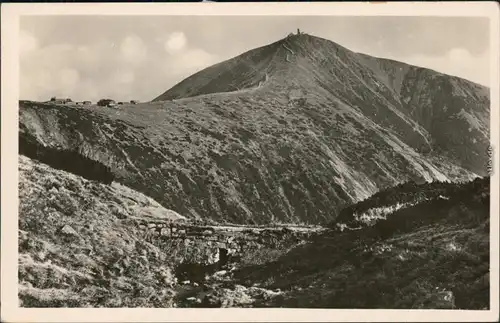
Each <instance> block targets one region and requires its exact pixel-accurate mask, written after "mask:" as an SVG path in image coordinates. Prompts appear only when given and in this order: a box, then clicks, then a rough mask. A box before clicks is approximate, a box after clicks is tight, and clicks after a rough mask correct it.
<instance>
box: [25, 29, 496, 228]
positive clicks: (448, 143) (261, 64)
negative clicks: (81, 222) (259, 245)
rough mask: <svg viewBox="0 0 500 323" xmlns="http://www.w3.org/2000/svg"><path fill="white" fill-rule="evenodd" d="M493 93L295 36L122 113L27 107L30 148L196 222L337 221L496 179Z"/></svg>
mask: <svg viewBox="0 0 500 323" xmlns="http://www.w3.org/2000/svg"><path fill="white" fill-rule="evenodd" d="M488 116H489V97H488V89H486V88H483V87H480V86H478V85H476V84H474V83H471V82H468V81H466V80H462V79H459V78H456V77H451V76H447V75H443V74H439V73H436V72H434V71H429V70H425V69H422V68H417V67H413V66H409V65H406V64H403V63H399V62H392V61H388V60H380V59H376V58H368V57H366V56H365V55H360V54H356V53H354V52H351V51H349V50H348V49H346V48H344V47H342V46H339V45H338V44H335V43H333V42H330V41H328V40H325V39H321V38H317V37H311V36H308V35H299V36H292V37H289V38H286V39H283V40H280V41H278V42H275V43H273V44H270V45H268V46H264V47H261V48H258V49H255V50H252V51H249V52H247V53H244V54H242V55H240V56H238V57H236V58H234V59H231V60H228V61H225V62H222V63H219V64H217V65H214V66H212V67H209V68H207V69H206V70H203V71H201V72H199V73H197V74H195V75H193V76H192V77H190V78H187V79H186V80H184V81H183V82H181V83H179V84H178V85H176V86H174V87H173V88H172V89H171V90H169V91H167V92H165V93H164V94H162V95H161V96H159V97H158V98H157V99H155V100H154V101H153V102H150V103H143V104H139V105H134V106H123V107H120V108H119V110H117V109H110V108H105V107H93V108H91V109H86V108H69V107H63V106H50V105H43V104H39V103H33V102H21V104H20V128H21V136H31V137H33V138H36V139H37V140H38V141H39V142H41V143H42V142H43V143H45V144H48V145H58V146H63V147H67V146H73V145H80V144H86V145H89V146H92V147H94V149H97V150H100V151H102V154H103V155H109V154H111V155H113V156H114V157H115V158H116V159H117V160H119V161H121V162H122V164H123V165H124V166H123V169H122V170H121V171H120V172H119V174H117V178H118V181H120V182H123V183H125V184H127V185H129V186H131V187H133V188H135V189H137V190H139V191H141V192H144V193H146V194H148V195H149V196H152V197H153V198H155V199H156V200H158V201H159V202H160V203H162V205H164V206H165V207H167V208H170V209H173V210H176V211H177V212H179V213H181V214H184V215H186V216H190V217H206V218H211V219H214V220H218V221H224V220H228V221H230V222H239V223H266V222H276V221H282V222H301V221H302V222H315V223H318V222H326V221H330V220H331V219H332V218H334V217H335V216H336V214H337V212H338V210H340V209H341V208H342V207H343V206H345V205H346V204H349V203H351V202H353V201H359V200H361V199H364V198H366V197H368V196H370V195H371V194H373V193H375V192H376V191H378V190H379V189H381V188H385V187H389V186H393V185H395V184H397V183H399V182H403V181H407V180H409V179H420V178H425V179H427V180H433V179H439V180H447V179H449V180H455V179H469V178H472V177H474V176H476V174H479V175H483V174H484V173H485V171H486V160H487V154H486V148H487V145H488V134H489V121H488Z"/></svg>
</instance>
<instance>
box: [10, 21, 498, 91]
mask: <svg viewBox="0 0 500 323" xmlns="http://www.w3.org/2000/svg"><path fill="white" fill-rule="evenodd" d="M20 28H21V30H20V49H19V50H20V54H19V55H20V96H21V99H27V100H47V99H49V98H50V97H51V96H60V97H71V98H72V99H73V100H86V99H91V100H98V99H100V98H104V97H110V98H114V99H115V100H120V101H122V100H123V101H124V100H130V99H138V100H141V101H148V100H151V99H153V98H154V97H156V96H158V95H160V94H161V93H163V92H164V91H165V90H167V89H168V88H170V87H172V86H173V85H175V84H176V83H178V82H179V81H181V80H182V79H184V78H186V77H187V76H189V75H191V74H193V73H194V72H196V71H199V70H201V69H203V68H205V67H207V66H209V65H211V64H214V63H217V62H220V61H222V60H225V59H228V58H231V57H234V56H236V55H238V54H241V53H243V52H245V51H247V50H250V49H253V48H255V47H259V46H263V45H266V44H269V43H271V42H274V41H276V40H278V39H281V38H283V37H284V36H286V35H287V34H288V33H290V32H294V31H295V30H296V29H297V28H300V29H301V30H303V31H305V32H307V33H309V34H311V35H315V36H319V37H323V38H327V39H329V40H332V41H334V42H337V43H339V44H341V45H343V46H345V47H347V48H349V49H351V50H353V51H357V52H362V53H366V54H369V55H374V56H379V57H386V58H392V59H396V60H400V61H404V62H407V63H410V64H414V65H419V66H424V67H428V68H432V69H435V70H437V71H440V72H444V73H448V74H452V75H457V76H460V77H464V78H467V79H469V80H472V81H475V82H478V83H481V84H484V85H489V50H490V44H489V30H488V20H487V19H484V18H461V17H338V16H337V17H325V16H318V17H294V16H279V17H277V16H267V17H266V16H260V17H259V16H253V17H252V16H248V17H245V16H237V17H236V16H232V17H231V16H222V17H216V16H149V17H146V16H30V17H28V16H25V17H21V22H20Z"/></svg>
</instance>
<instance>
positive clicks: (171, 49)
mask: <svg viewBox="0 0 500 323" xmlns="http://www.w3.org/2000/svg"><path fill="white" fill-rule="evenodd" d="M186 45H187V39H186V35H184V33H183V32H180V31H176V32H173V33H171V34H170V35H169V36H168V39H167V41H165V44H164V48H165V51H166V52H167V53H169V54H175V53H178V52H180V51H182V50H183V49H184V48H185V47H186Z"/></svg>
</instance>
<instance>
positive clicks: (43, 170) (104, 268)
mask: <svg viewBox="0 0 500 323" xmlns="http://www.w3.org/2000/svg"><path fill="white" fill-rule="evenodd" d="M19 198H20V205H19V298H20V304H21V306H23V307H87V306H90V307H176V306H183V304H185V305H189V301H186V298H188V297H189V296H185V295H186V292H187V290H190V289H195V290H196V287H199V285H200V284H201V283H202V282H203V281H204V279H205V276H206V275H209V276H210V275H213V274H215V273H216V272H217V271H218V270H219V271H220V269H222V268H223V267H224V266H226V267H227V266H229V267H228V269H231V267H230V266H231V264H232V262H234V261H233V260H232V259H234V260H236V259H237V261H238V264H239V265H245V264H247V265H250V264H252V265H255V264H259V263H262V262H265V261H267V260H268V259H273V258H275V257H277V255H280V254H282V253H284V252H286V251H287V250H289V249H290V248H292V247H293V246H295V245H298V244H301V243H303V242H304V241H305V240H307V239H308V238H309V236H310V235H311V234H314V233H316V232H319V231H320V229H319V228H317V227H291V228H284V227H280V226H273V227H268V228H262V227H253V228H252V227H245V226H227V227H224V226H222V227H221V226H213V225H209V224H207V223H200V222H191V221H188V220H186V219H185V218H184V217H183V216H182V215H180V214H178V213H176V212H174V211H172V210H168V209H165V208H163V207H162V206H161V205H160V204H158V203H157V202H155V201H154V200H152V199H151V198H149V197H146V196H144V195H143V194H141V193H139V192H136V191H134V190H132V189H130V188H128V187H125V186H123V185H121V184H117V183H113V184H112V185H111V186H109V185H105V184H102V183H98V182H95V181H89V180H86V179H84V178H82V177H80V176H76V175H73V174H71V173H68V172H65V171H62V170H56V169H53V168H51V167H49V166H47V165H45V164H42V163H39V162H37V161H33V160H31V159H29V158H27V157H24V156H20V158H19ZM224 257H225V258H224ZM261 292H262V293H263V292H265V291H261ZM188 294H189V293H188Z"/></svg>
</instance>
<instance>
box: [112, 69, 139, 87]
mask: <svg viewBox="0 0 500 323" xmlns="http://www.w3.org/2000/svg"><path fill="white" fill-rule="evenodd" d="M134 80H135V74H134V72H132V71H119V72H117V73H115V74H114V75H113V77H112V82H113V84H119V83H121V84H129V83H132V82H134Z"/></svg>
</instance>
